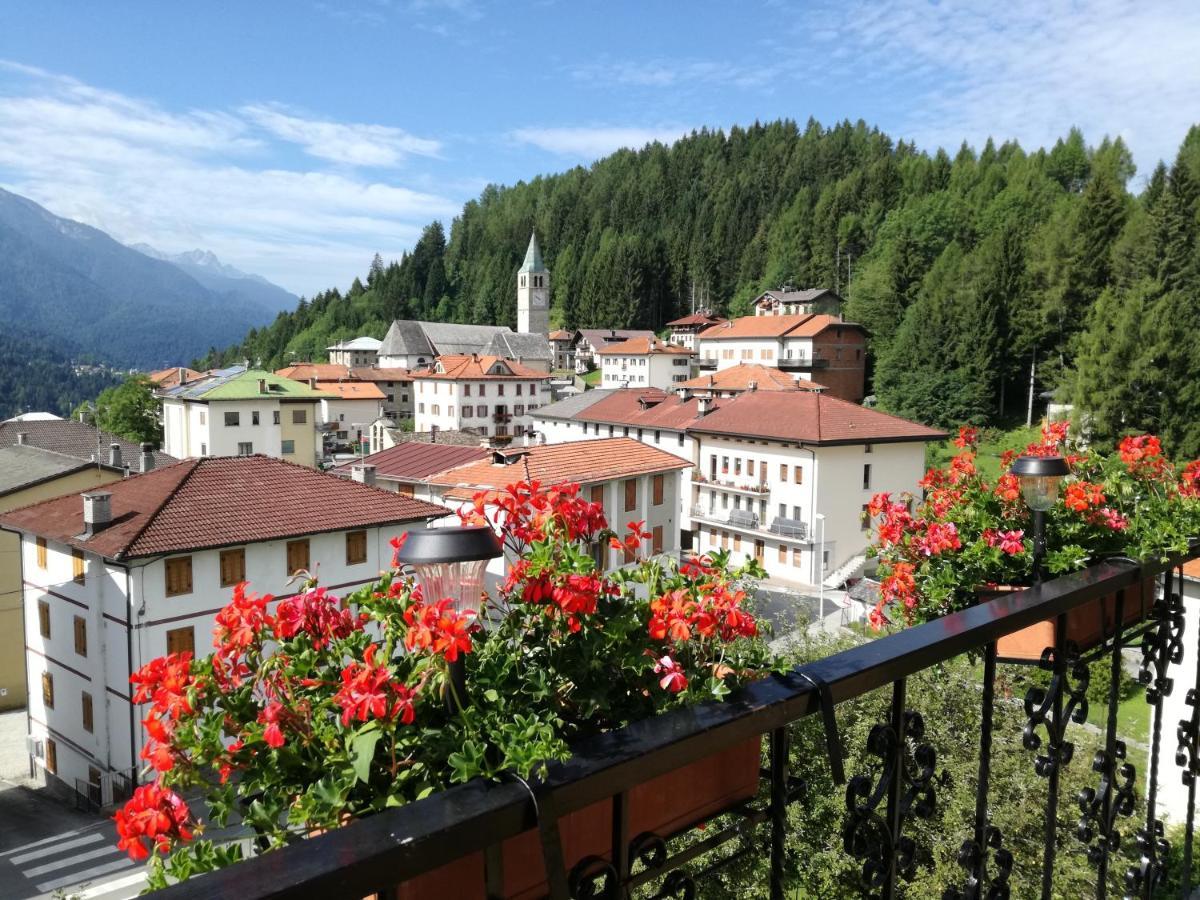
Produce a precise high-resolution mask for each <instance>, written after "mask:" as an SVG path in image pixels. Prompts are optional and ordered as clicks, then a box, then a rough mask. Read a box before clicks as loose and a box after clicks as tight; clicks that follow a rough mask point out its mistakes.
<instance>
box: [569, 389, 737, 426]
mask: <svg viewBox="0 0 1200 900" xmlns="http://www.w3.org/2000/svg"><path fill="white" fill-rule="evenodd" d="M727 402H729V401H727V400H717V401H715V404H720V403H727ZM699 404H700V401H699V400H698V399H697V398H695V397H692V398H690V399H688V400H682V399H680V398H679V396H678V395H676V394H666V393H664V392H663V391H657V390H646V389H638V388H620V389H618V390H615V391H612V392H611V393H610V394H609V395H608V396H607V397H604V398H603V399H601V400H598V401H597V402H595V403H593V404H592V405H591V406H589V407H587V408H586V409H584V410H582V411H581V412H579V413H578V414H576V415H575V416H574V417H573V418H574V419H575V420H576V421H579V422H601V423H605V424H612V425H628V426H631V427H638V428H664V429H666V430H668V431H683V430H684V429H685V428H687V426H688V425H690V424H692V422H694V421H695V420H696V419H697V418H699V415H700V411H699Z"/></svg>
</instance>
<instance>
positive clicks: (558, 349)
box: [549, 328, 579, 372]
mask: <svg viewBox="0 0 1200 900" xmlns="http://www.w3.org/2000/svg"><path fill="white" fill-rule="evenodd" d="M549 339H550V348H551V350H553V352H554V361H553V363H552V366H553V368H554V369H555V370H557V371H559V372H573V371H575V342H576V341H577V340H578V339H579V332H577V331H566V330H564V329H562V328H560V329H558V330H557V331H552V332H550V334H549Z"/></svg>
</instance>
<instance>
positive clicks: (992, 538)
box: [983, 528, 1025, 556]
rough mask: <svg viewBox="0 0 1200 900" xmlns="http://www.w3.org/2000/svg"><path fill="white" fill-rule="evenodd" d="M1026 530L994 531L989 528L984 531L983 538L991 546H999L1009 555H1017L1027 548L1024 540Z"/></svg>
mask: <svg viewBox="0 0 1200 900" xmlns="http://www.w3.org/2000/svg"><path fill="white" fill-rule="evenodd" d="M1024 537H1025V532H1024V531H1021V530H1020V529H1017V530H1014V531H993V530H992V529H990V528H988V529H986V530H984V532H983V539H984V541H986V542H987V545H988V546H989V547H999V548H1000V550H1001V551H1002V552H1004V553H1007V554H1008V555H1009V556H1016V555H1017V554H1018V553H1021V552H1023V551H1024V550H1025V542H1024V540H1023V539H1024Z"/></svg>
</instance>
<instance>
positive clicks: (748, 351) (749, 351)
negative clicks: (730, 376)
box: [742, 350, 754, 359]
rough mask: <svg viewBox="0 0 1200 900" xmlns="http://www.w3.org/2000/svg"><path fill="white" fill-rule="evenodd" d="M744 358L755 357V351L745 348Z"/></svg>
mask: <svg viewBox="0 0 1200 900" xmlns="http://www.w3.org/2000/svg"><path fill="white" fill-rule="evenodd" d="M742 359H754V351H753V350H743V351H742Z"/></svg>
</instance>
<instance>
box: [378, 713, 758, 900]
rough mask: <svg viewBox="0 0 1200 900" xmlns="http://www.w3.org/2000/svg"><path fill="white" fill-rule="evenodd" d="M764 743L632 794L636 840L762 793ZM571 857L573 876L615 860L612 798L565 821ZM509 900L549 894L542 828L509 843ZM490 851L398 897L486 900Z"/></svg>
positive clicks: (415, 883)
mask: <svg viewBox="0 0 1200 900" xmlns="http://www.w3.org/2000/svg"><path fill="white" fill-rule="evenodd" d="M761 754H762V739H761V738H757V737H756V738H754V739H752V740H749V741H746V742H745V743H742V744H738V745H737V746H735V747H731V748H730V749H728V750H726V751H724V752H722V753H718V754H716V755H714V756H710V757H708V758H706V759H702V760H699V761H698V762H694V763H692V764H691V765H690V766H684V767H683V768H681V769H677V770H676V771H674V772H668V773H667V774H666V775H661V776H659V777H658V778H655V779H652V780H650V781H647V782H644V783H643V784H639V785H638V786H637V787H634V788H633V789H631V790H630V791H629V836H630V839H631V840H632V839H633V838H635V837H637V836H638V835H639V834H642V833H644V832H647V831H651V832H654V833H655V834H657V835H660V836H662V837H667V836H670V835H672V834H676V833H678V832H680V831H682V830H684V829H687V828H690V827H692V826H695V825H699V824H700V823H702V822H704V821H705V820H707V819H709V818H711V817H712V816H714V815H716V814H718V813H721V812H723V811H725V810H727V809H729V808H730V807H731V806H734V805H736V804H737V803H740V802H741V801H743V800H748V799H750V798H751V797H753V796H754V795H755V793H756V792H757V791H758V778H759V767H760V765H761ZM559 829H560V834H561V835H562V848H563V859H564V861H565V863H566V866H567V871H568V872H569V871H570V870H571V868H572V867H573V866H574V865H575V864H576V863H577V862H579V861H580V860H581V859H583V858H584V857H587V856H599V857H603V858H605V859H610V858H611V856H612V799H611V798H609V799H606V800H602V801H600V802H599V803H594V804H592V805H591V806H588V807H585V808H583V809H581V810H579V811H577V812H574V813H571V814H570V815H567V816H563V817H562V818H561V819H559ZM502 853H503V858H504V893H503V894H502V895H501V896H502V897H503V898H504V900H534V898H539V897H545V896H546V894H547V890H548V888H547V885H546V868H545V865H544V863H543V860H542V845H541V841H540V839H539V836H538V833H537V831H526V832H524V833H523V834H519V835H517V836H516V837H514V838H510V839H509V840H507V841H505V842H504V844H503V847H502ZM483 878H484V873H483V854H482V853H475V854H473V855H471V856H466V857H463V858H462V859H458V860H455V861H454V862H452V863H448V864H447V865H444V866H442V867H441V868H439V869H434V870H433V871H431V872H426V873H425V874H424V875H419V876H417V877H416V878H414V879H412V880H410V881H407V882H405V883H404V884H402V885H400V886H399V887H398V889H397V891H396V895H395V896H396V900H442V898H453V900H485V895H484V881H483Z"/></svg>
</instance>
